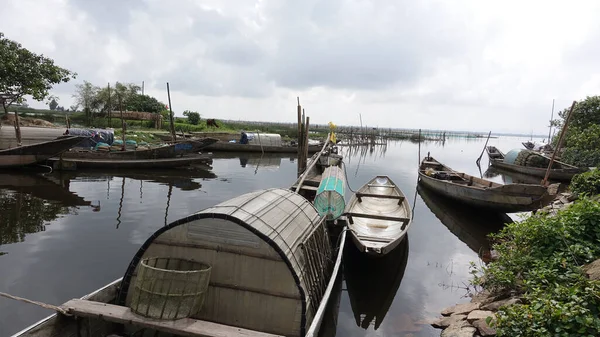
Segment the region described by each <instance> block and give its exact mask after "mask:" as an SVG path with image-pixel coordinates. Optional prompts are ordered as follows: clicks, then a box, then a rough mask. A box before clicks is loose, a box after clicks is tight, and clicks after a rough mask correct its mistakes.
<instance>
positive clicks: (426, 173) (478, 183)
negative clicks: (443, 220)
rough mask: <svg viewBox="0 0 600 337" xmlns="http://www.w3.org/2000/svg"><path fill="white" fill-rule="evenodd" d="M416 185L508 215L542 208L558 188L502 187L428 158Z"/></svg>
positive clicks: (532, 186) (511, 185) (515, 185)
mask: <svg viewBox="0 0 600 337" xmlns="http://www.w3.org/2000/svg"><path fill="white" fill-rule="evenodd" d="M419 184H420V185H423V186H424V187H426V188H429V189H431V190H433V191H435V192H436V193H438V194H440V195H442V196H445V197H447V198H451V199H455V200H459V201H461V202H464V203H466V204H468V205H471V206H475V207H482V208H488V209H493V210H496V211H500V212H507V213H511V212H522V211H532V210H536V209H538V208H541V207H543V206H544V205H546V204H547V203H549V202H550V201H551V200H552V199H553V198H554V194H556V189H557V188H558V186H556V185H554V186H553V187H552V188H551V189H550V190H551V192H552V193H549V191H548V190H549V188H548V187H544V186H542V185H532V184H508V185H502V184H498V183H495V182H492V181H489V180H485V179H481V178H477V177H473V176H470V175H468V174H466V173H462V172H456V171H454V170H452V169H451V168H449V167H447V166H445V165H444V164H442V163H440V162H438V161H437V160H435V159H434V158H433V157H430V156H427V157H425V158H424V159H423V161H422V162H421V166H420V167H419Z"/></svg>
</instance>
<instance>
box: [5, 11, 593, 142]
mask: <svg viewBox="0 0 600 337" xmlns="http://www.w3.org/2000/svg"><path fill="white" fill-rule="evenodd" d="M599 11H600V2H598V1H594V0H589V1H588V0H581V1H574V2H567V1H536V0H531V1H513V0H506V1H476V0H456V1H441V0H422V1H399V0H377V1H373V0H303V1H284V0H257V1H253V0H244V1H242V0H220V1H216V0H201V1H197V0H196V1H194V0H177V1H161V0H104V1H93V0H44V1H37V0H3V1H2V12H3V15H2V22H1V23H0V31H2V32H3V33H4V34H5V36H6V37H7V38H9V39H12V40H16V41H18V42H20V43H22V45H23V46H24V47H25V48H27V49H29V50H31V51H33V52H36V53H39V54H43V55H45V56H47V57H50V58H52V59H54V60H55V62H56V64H57V65H59V66H61V67H64V68H67V69H69V70H72V71H74V72H76V73H77V78H76V79H75V80H72V81H71V82H69V83H66V84H60V85H57V86H55V87H54V88H53V90H52V94H54V95H56V96H58V97H59V98H60V100H59V104H60V105H63V106H65V107H69V106H70V105H71V104H72V103H73V98H72V94H73V93H74V91H75V85H76V84H79V83H83V81H84V80H87V81H89V82H92V83H93V84H95V85H98V86H103V85H106V84H107V83H108V82H111V83H114V82H116V81H120V82H127V83H129V82H131V83H137V84H139V85H141V83H142V81H144V87H145V93H147V94H149V95H152V96H154V97H156V98H157V99H159V100H161V101H163V102H167V92H166V83H167V82H169V86H170V89H171V103H172V108H173V109H174V111H175V114H176V115H181V114H182V112H183V111H184V110H193V111H198V112H199V113H200V114H201V115H202V116H203V117H204V118H217V119H233V120H254V121H277V122H295V121H296V105H297V101H296V99H297V97H299V98H300V102H301V104H302V106H303V108H304V109H305V111H306V114H307V115H308V116H310V118H311V124H313V123H327V122H329V121H332V122H334V123H335V124H338V125H359V123H360V119H361V118H362V123H363V124H365V125H368V126H374V127H392V128H424V129H441V130H472V131H489V130H491V131H493V132H509V133H526V134H529V133H530V132H534V133H536V134H545V133H546V132H547V130H548V129H547V126H548V120H549V119H550V115H551V111H552V101H553V99H555V114H556V111H558V110H560V109H565V108H567V107H569V106H570V105H571V103H572V102H573V100H582V99H585V97H586V96H592V95H597V94H600V43H598V42H600V20H598V19H597V13H599ZM29 104H30V105H31V106H34V107H42V106H43V103H38V102H35V101H32V100H29Z"/></svg>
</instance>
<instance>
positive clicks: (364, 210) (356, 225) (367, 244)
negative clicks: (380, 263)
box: [345, 176, 412, 256]
mask: <svg viewBox="0 0 600 337" xmlns="http://www.w3.org/2000/svg"><path fill="white" fill-rule="evenodd" d="M345 214H346V217H347V218H348V223H349V225H348V227H349V228H350V231H351V233H352V241H353V242H354V244H355V245H356V247H357V248H358V250H359V251H361V252H363V253H366V254H368V255H371V256H384V255H386V254H388V253H389V252H390V251H392V250H394V248H396V247H397V246H398V245H399V244H400V243H401V242H402V240H403V239H404V237H405V236H406V233H407V232H408V228H409V227H410V224H411V223H412V210H411V208H410V205H409V204H408V201H407V200H406V197H405V196H404V194H403V193H402V191H401V190H400V189H399V188H398V187H397V186H396V184H395V183H394V182H393V181H392V180H391V179H389V177H387V176H378V177H375V178H373V179H371V180H370V181H369V182H368V183H367V184H365V185H363V186H362V187H361V188H360V189H358V191H357V192H356V193H355V194H354V195H353V196H352V198H350V201H349V202H348V206H347V207H346V213H345Z"/></svg>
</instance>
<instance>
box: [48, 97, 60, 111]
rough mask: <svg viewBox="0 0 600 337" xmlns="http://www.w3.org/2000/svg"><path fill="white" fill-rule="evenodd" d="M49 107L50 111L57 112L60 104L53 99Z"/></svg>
mask: <svg viewBox="0 0 600 337" xmlns="http://www.w3.org/2000/svg"><path fill="white" fill-rule="evenodd" d="M48 107H50V110H56V107H58V102H57V101H56V99H54V98H53V99H52V100H51V101H50V103H49V104H48Z"/></svg>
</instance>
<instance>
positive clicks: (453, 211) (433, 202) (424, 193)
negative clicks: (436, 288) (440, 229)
mask: <svg viewBox="0 0 600 337" xmlns="http://www.w3.org/2000/svg"><path fill="white" fill-rule="evenodd" d="M417 191H418V193H419V195H420V196H421V199H423V201H424V202H425V205H427V207H429V209H430V210H431V212H432V213H433V214H434V215H435V216H436V217H437V218H438V219H439V220H440V221H441V222H442V223H443V224H444V226H446V227H447V228H448V229H449V230H450V231H451V232H452V233H453V234H454V235H456V237H458V239H459V240H461V241H462V242H464V243H465V244H467V246H469V248H471V250H473V251H474V252H475V253H477V254H479V257H480V258H482V259H483V260H484V262H487V261H488V259H489V250H490V244H489V240H488V235H489V234H490V233H495V232H498V231H500V229H502V227H504V225H505V224H507V223H511V222H513V220H512V219H511V218H510V217H509V216H508V215H507V214H505V213H495V212H490V211H487V210H481V209H478V208H474V207H468V206H465V205H464V204H462V203H459V202H456V201H454V200H450V199H448V198H444V197H441V196H439V195H437V194H435V193H433V192H432V191H430V190H428V189H426V188H422V187H421V186H418V187H417Z"/></svg>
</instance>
